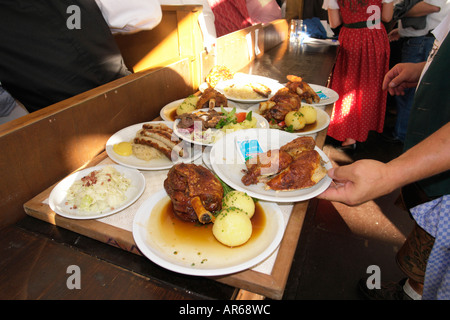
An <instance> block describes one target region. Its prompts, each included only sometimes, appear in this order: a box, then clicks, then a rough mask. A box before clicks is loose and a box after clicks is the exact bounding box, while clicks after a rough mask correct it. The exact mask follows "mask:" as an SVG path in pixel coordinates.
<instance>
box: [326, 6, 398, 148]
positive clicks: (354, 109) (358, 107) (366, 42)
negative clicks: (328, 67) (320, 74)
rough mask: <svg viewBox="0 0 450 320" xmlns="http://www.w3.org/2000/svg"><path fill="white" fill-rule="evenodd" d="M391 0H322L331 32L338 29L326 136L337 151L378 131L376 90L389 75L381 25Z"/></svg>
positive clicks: (381, 98) (380, 102)
mask: <svg viewBox="0 0 450 320" xmlns="http://www.w3.org/2000/svg"><path fill="white" fill-rule="evenodd" d="M392 1H393V0H326V1H324V5H323V8H324V9H326V10H327V11H328V17H329V23H330V26H331V28H336V27H338V26H339V25H341V24H342V28H341V30H340V32H339V44H340V47H339V52H338V56H337V60H336V64H335V68H334V71H333V74H332V79H331V88H332V89H333V90H334V91H336V92H337V93H338V94H339V100H338V101H337V102H336V103H335V105H334V108H333V112H332V116H331V122H330V125H329V127H328V135H329V136H331V137H332V138H334V139H336V140H338V141H342V146H356V141H359V142H364V141H365V140H367V137H368V134H369V131H371V130H376V131H377V132H380V133H381V132H382V131H383V126H384V117H385V111H386V99H387V94H386V92H383V90H382V88H381V86H382V83H383V77H384V75H385V74H386V72H387V71H388V70H389V55H390V47H389V40H388V36H387V32H386V29H385V27H384V25H383V23H382V22H386V23H387V22H390V21H391V19H392V14H393V3H392Z"/></svg>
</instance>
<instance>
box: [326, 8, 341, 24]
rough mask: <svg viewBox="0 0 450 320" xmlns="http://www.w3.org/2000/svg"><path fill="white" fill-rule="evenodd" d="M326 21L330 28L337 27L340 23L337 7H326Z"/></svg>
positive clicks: (339, 13)
mask: <svg viewBox="0 0 450 320" xmlns="http://www.w3.org/2000/svg"><path fill="white" fill-rule="evenodd" d="M328 21H329V23H330V27H331V28H333V29H334V28H337V27H339V26H340V25H341V24H342V17H341V12H340V10H339V9H328Z"/></svg>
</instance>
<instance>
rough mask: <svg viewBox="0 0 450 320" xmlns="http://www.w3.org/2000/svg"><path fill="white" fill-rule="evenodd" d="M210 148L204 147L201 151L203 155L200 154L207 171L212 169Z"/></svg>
mask: <svg viewBox="0 0 450 320" xmlns="http://www.w3.org/2000/svg"><path fill="white" fill-rule="evenodd" d="M211 148H212V147H205V149H204V150H203V154H202V160H203V163H204V164H205V166H206V167H207V168H208V169H209V170H212V169H213V168H212V166H211V160H210V155H211Z"/></svg>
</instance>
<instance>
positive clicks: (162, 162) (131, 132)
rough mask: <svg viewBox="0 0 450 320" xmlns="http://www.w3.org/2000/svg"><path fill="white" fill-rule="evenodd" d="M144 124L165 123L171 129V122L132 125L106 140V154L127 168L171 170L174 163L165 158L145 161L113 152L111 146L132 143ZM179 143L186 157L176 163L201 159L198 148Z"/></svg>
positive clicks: (183, 142)
mask: <svg viewBox="0 0 450 320" xmlns="http://www.w3.org/2000/svg"><path fill="white" fill-rule="evenodd" d="M144 123H165V124H166V125H167V126H168V127H169V128H173V122H171V121H148V122H142V123H139V124H134V125H132V126H129V127H126V128H124V129H122V130H120V131H118V132H116V133H115V134H113V135H112V136H111V137H110V138H109V139H108V141H107V142H106V153H107V154H108V156H109V157H110V158H111V159H112V160H113V161H115V162H117V163H119V164H121V165H124V166H126V167H129V168H134V169H140V170H164V169H169V168H171V167H172V166H173V165H174V164H175V163H176V162H172V160H170V159H168V158H166V157H162V158H160V159H153V160H150V161H146V160H142V159H138V158H136V157H135V156H134V155H131V156H128V157H126V156H121V155H119V154H117V153H115V152H114V150H113V146H114V145H115V144H117V143H119V142H132V141H133V139H134V137H135V136H136V133H137V132H138V131H139V130H140V129H142V125H143V124H144ZM180 143H182V147H183V150H184V151H186V155H185V156H183V158H181V159H180V160H179V161H178V162H193V161H194V160H196V159H198V158H200V157H201V155H202V154H201V150H199V149H198V148H191V145H190V144H189V143H187V142H185V141H183V140H181V141H180Z"/></svg>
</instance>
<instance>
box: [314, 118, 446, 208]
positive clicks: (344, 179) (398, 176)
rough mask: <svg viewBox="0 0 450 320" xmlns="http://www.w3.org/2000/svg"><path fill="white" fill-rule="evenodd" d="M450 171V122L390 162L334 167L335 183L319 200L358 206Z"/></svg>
mask: <svg viewBox="0 0 450 320" xmlns="http://www.w3.org/2000/svg"><path fill="white" fill-rule="evenodd" d="M447 170H450V122H449V123H447V124H446V125H444V126H443V127H442V128H440V129H439V130H438V131H436V132H435V133H433V134H432V135H430V136H429V137H428V138H426V139H425V140H423V141H422V142H420V143H419V144H417V145H416V146H414V147H413V148H411V149H409V150H408V151H406V152H405V153H404V154H402V155H401V156H399V157H397V158H395V159H394V160H392V161H390V162H388V163H386V164H385V163H382V162H379V161H376V160H368V159H365V160H359V161H356V162H354V163H352V164H350V165H346V166H342V167H336V168H332V169H330V170H329V171H328V175H329V176H330V177H331V178H332V179H333V180H334V184H333V183H332V185H331V186H330V187H329V188H328V189H327V190H325V191H324V192H323V193H322V194H320V195H319V196H318V198H319V199H325V200H330V201H337V202H342V203H345V204H348V205H358V204H361V203H364V202H366V201H369V200H373V199H376V198H378V197H380V196H383V195H386V194H388V193H390V192H392V191H394V190H395V189H397V188H400V187H402V186H404V185H407V184H409V183H412V182H415V181H418V180H421V179H424V178H427V177H431V176H433V175H436V174H438V173H441V172H445V171H447Z"/></svg>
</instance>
